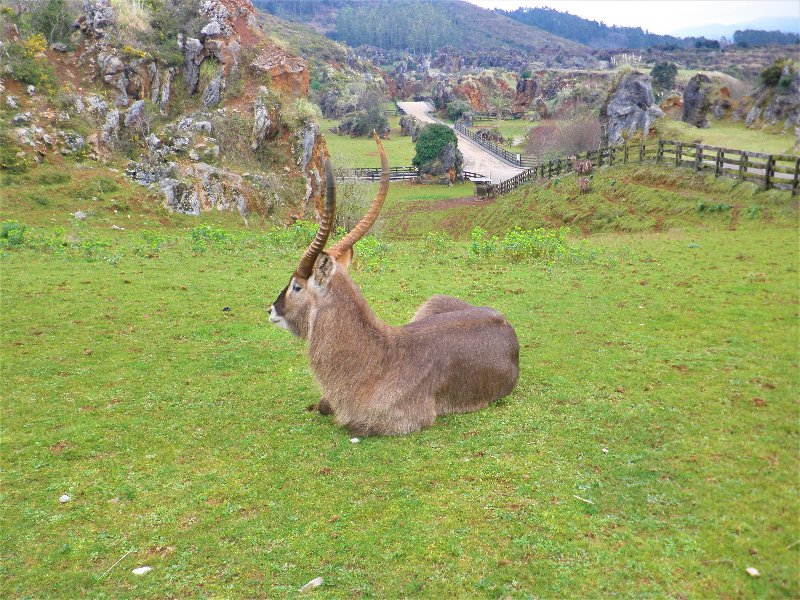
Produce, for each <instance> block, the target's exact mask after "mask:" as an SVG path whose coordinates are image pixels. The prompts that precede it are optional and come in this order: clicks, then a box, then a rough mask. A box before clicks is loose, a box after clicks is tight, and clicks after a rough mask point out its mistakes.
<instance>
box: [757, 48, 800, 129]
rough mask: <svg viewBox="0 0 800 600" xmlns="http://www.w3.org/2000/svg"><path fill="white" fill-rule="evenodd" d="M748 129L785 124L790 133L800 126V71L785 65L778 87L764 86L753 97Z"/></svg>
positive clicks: (784, 126) (784, 127)
mask: <svg viewBox="0 0 800 600" xmlns="http://www.w3.org/2000/svg"><path fill="white" fill-rule="evenodd" d="M751 102H752V107H751V108H750V110H749V111H748V113H747V118H746V123H747V126H748V127H754V126H756V125H759V124H761V125H773V124H775V123H783V130H784V131H788V130H791V129H792V128H793V127H797V126H799V125H800V70H799V69H795V68H794V67H793V66H792V65H791V64H788V63H787V64H785V65H784V66H783V70H782V71H781V76H780V79H779V80H778V83H777V85H775V86H767V85H764V86H762V87H761V88H759V89H758V90H757V91H756V92H755V94H753V97H752V100H751Z"/></svg>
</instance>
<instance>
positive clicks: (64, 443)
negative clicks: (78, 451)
mask: <svg viewBox="0 0 800 600" xmlns="http://www.w3.org/2000/svg"><path fill="white" fill-rule="evenodd" d="M74 445H75V444H73V443H72V442H70V441H69V440H61V441H60V442H58V443H56V444H53V445H52V446H50V452H52V453H53V454H61V453H62V452H63V451H64V450H66V449H67V448H71V447H72V446H74Z"/></svg>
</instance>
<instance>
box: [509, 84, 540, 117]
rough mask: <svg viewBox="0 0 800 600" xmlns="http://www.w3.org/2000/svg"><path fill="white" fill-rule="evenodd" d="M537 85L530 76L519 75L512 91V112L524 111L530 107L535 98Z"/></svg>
mask: <svg viewBox="0 0 800 600" xmlns="http://www.w3.org/2000/svg"><path fill="white" fill-rule="evenodd" d="M538 90H539V86H538V85H537V84H536V80H535V79H532V78H523V77H520V78H519V79H518V80H517V89H516V92H515V93H514V112H525V111H527V110H529V109H530V108H531V106H532V105H533V101H534V100H535V99H536V96H537V92H538Z"/></svg>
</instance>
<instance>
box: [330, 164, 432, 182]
mask: <svg viewBox="0 0 800 600" xmlns="http://www.w3.org/2000/svg"><path fill="white" fill-rule="evenodd" d="M334 174H335V175H336V177H337V178H338V179H366V180H368V181H380V179H381V168H380V167H374V168H372V167H359V168H355V169H336V170H335V171H334ZM417 177H419V171H418V170H417V167H413V166H411V167H389V181H402V180H404V179H416V178H417Z"/></svg>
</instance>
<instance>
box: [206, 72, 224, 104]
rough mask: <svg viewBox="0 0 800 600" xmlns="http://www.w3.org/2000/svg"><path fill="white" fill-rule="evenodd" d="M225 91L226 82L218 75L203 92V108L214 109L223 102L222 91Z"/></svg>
mask: <svg viewBox="0 0 800 600" xmlns="http://www.w3.org/2000/svg"><path fill="white" fill-rule="evenodd" d="M223 89H225V80H224V79H223V78H222V76H221V75H217V76H216V77H215V78H214V79H213V80H211V83H209V84H208V85H207V86H206V89H204V90H203V106H206V107H207V108H213V107H215V106H216V105H217V104H219V103H220V100H222V90H223Z"/></svg>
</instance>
